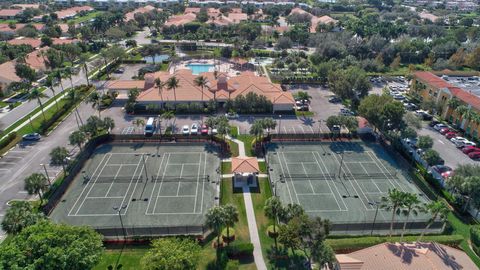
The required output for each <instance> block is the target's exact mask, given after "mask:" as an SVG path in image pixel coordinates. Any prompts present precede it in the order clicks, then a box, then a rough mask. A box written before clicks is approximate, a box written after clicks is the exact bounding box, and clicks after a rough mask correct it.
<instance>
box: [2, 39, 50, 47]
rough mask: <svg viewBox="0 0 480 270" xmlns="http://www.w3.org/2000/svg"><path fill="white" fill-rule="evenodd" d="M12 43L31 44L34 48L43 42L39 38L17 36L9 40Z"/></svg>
mask: <svg viewBox="0 0 480 270" xmlns="http://www.w3.org/2000/svg"><path fill="white" fill-rule="evenodd" d="M7 43H8V44H10V45H30V46H32V48H38V47H40V45H41V44H42V41H40V39H39V38H16V39H11V40H9V41H7Z"/></svg>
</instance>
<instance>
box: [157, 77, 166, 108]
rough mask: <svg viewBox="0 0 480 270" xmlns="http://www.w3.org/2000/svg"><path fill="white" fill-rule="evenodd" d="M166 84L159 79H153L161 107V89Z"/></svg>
mask: <svg viewBox="0 0 480 270" xmlns="http://www.w3.org/2000/svg"><path fill="white" fill-rule="evenodd" d="M165 85H166V83H164V82H162V80H160V78H156V79H155V87H157V88H158V93H159V94H160V98H161V99H162V106H163V94H162V93H163V88H164V87H165Z"/></svg>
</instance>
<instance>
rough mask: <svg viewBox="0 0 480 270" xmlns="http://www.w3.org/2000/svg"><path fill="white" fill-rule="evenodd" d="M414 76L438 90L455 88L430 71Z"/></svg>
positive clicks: (418, 72) (417, 73)
mask: <svg viewBox="0 0 480 270" xmlns="http://www.w3.org/2000/svg"><path fill="white" fill-rule="evenodd" d="M413 76H414V77H415V78H417V79H419V80H421V81H422V82H423V83H426V84H429V85H431V86H433V87H435V88H438V89H440V88H448V87H453V85H451V84H450V83H448V82H447V81H445V80H444V79H442V78H440V77H438V76H437V75H435V74H433V73H431V72H428V71H417V72H415V73H413Z"/></svg>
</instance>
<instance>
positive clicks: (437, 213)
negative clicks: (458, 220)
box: [417, 201, 450, 242]
mask: <svg viewBox="0 0 480 270" xmlns="http://www.w3.org/2000/svg"><path fill="white" fill-rule="evenodd" d="M425 210H426V211H427V213H429V214H430V215H431V216H432V217H431V218H430V219H429V220H428V222H427V226H426V227H425V229H424V230H423V231H422V234H420V236H419V237H418V240H417V241H418V242H420V240H421V239H422V237H423V236H424V235H425V233H426V232H427V230H428V229H429V228H430V226H432V224H433V223H434V222H435V220H436V219H437V218H440V219H441V220H442V221H444V220H445V219H446V218H447V215H448V213H449V212H450V208H448V205H447V204H445V203H444V202H443V201H432V202H430V203H428V204H426V205H425ZM444 226H445V224H444Z"/></svg>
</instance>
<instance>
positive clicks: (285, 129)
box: [283, 126, 288, 134]
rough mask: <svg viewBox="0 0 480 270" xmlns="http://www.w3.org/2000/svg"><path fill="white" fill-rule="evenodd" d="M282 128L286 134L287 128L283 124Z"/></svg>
mask: <svg viewBox="0 0 480 270" xmlns="http://www.w3.org/2000/svg"><path fill="white" fill-rule="evenodd" d="M283 130H284V131H285V133H286V134H288V131H287V128H286V127H285V126H283Z"/></svg>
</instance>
